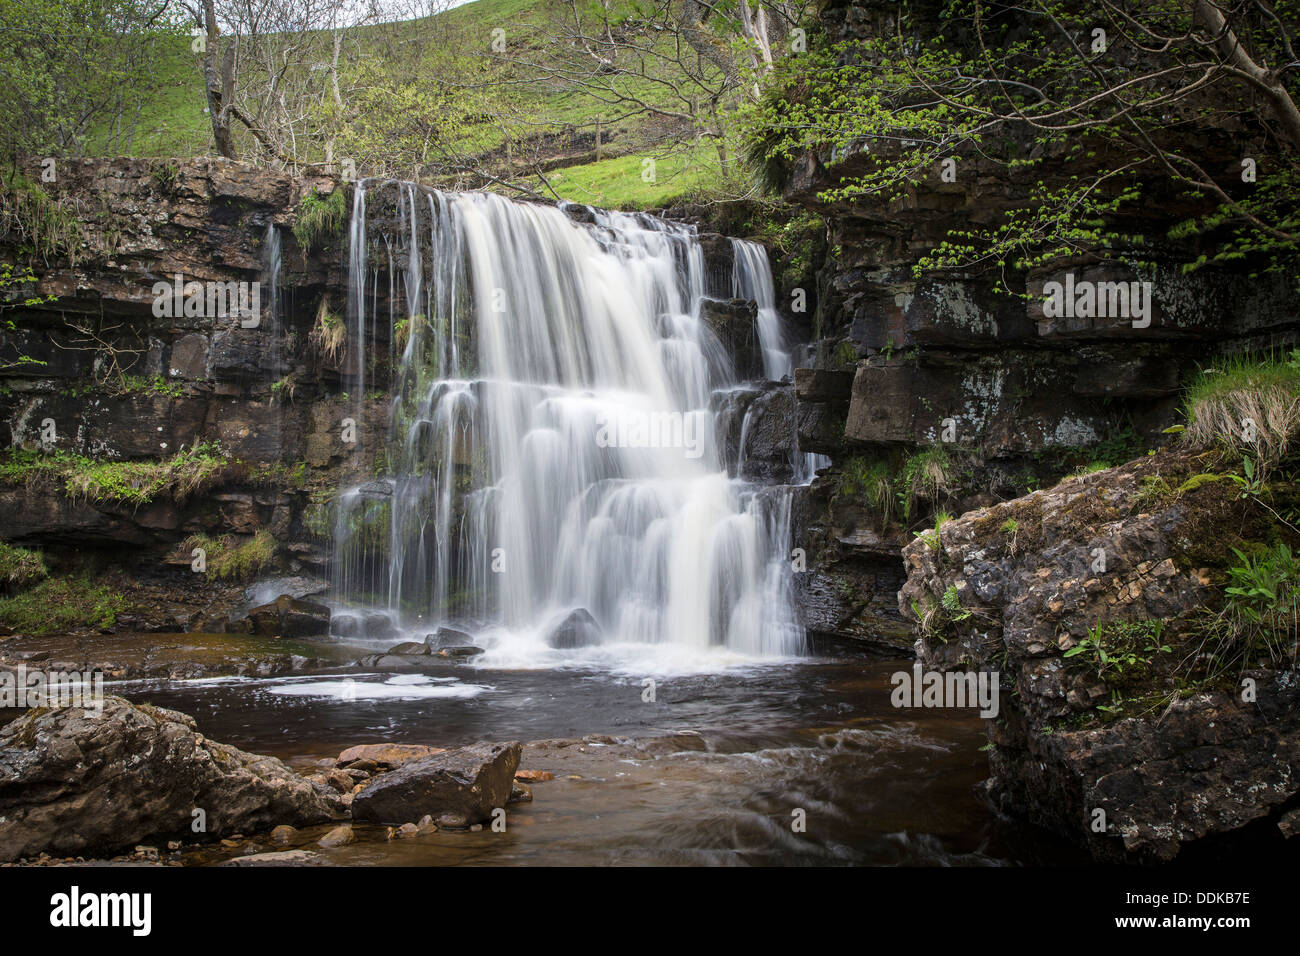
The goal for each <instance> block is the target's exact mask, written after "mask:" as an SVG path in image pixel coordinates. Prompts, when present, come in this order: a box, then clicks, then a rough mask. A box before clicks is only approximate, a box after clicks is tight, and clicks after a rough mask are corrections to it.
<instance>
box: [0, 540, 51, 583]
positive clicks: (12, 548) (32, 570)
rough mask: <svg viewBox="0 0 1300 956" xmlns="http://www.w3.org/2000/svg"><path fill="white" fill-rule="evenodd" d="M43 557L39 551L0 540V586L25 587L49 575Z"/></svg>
mask: <svg viewBox="0 0 1300 956" xmlns="http://www.w3.org/2000/svg"><path fill="white" fill-rule="evenodd" d="M49 574H50V571H49V569H48V568H47V567H46V566H45V558H44V557H43V556H42V555H41V553H40V552H39V551H31V550H29V549H27V548H20V547H18V546H17V545H13V544H6V543H5V542H3V541H0V587H9V588H14V589H21V588H25V587H27V586H28V585H31V584H35V583H36V582H37V581H40V580H42V579H43V578H47V577H49Z"/></svg>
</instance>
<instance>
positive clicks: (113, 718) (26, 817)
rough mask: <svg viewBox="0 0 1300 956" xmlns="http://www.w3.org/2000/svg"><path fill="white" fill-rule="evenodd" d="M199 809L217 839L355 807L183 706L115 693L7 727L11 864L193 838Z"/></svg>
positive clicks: (0, 829)
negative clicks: (214, 736) (198, 726)
mask: <svg viewBox="0 0 1300 956" xmlns="http://www.w3.org/2000/svg"><path fill="white" fill-rule="evenodd" d="M195 810H201V811H202V812H203V814H204V818H205V825H206V828H207V829H206V833H207V834H208V835H209V836H213V837H220V836H223V835H228V834H234V833H249V832H253V831H256V830H260V829H265V828H267V827H271V826H275V825H277V824H290V825H293V826H310V825H313V824H320V823H327V822H329V821H331V820H336V819H340V818H342V817H343V816H344V815H345V811H344V810H343V808H342V805H341V803H340V802H339V799H338V794H336V793H334V792H332V791H331V790H329V789H328V788H326V787H319V786H316V785H313V783H312V782H311V781H309V780H306V779H304V778H303V777H300V776H299V775H298V774H296V773H294V772H293V771H292V770H291V769H290V768H289V767H287V766H286V765H285V764H284V763H282V762H281V761H279V760H276V759H275V758H273V757H263V756H260V755H258V754H251V753H246V752H244V751H242V750H238V749H236V748H234V747H230V746H227V745H226V744H221V743H217V742H216V741H213V740H208V739H207V738H205V737H204V736H203V735H202V734H199V733H197V732H196V730H195V723H194V719H193V718H192V717H188V716H186V715H185V714H181V713H178V712H176V711H173V710H165V709H163V708H161V707H153V706H150V705H148V704H141V705H136V704H132V703H130V702H129V701H127V700H124V699H123V698H121V697H107V698H105V700H104V707H103V713H102V714H96V713H94V712H93V711H88V710H83V709H81V708H64V709H59V710H43V709H36V710H32V711H29V712H28V713H26V714H24V715H23V716H21V717H18V718H16V719H15V720H13V721H11V722H10V723H8V724H6V725H5V726H4V727H3V728H0V861H8V860H16V859H18V858H20V857H27V856H36V855H38V854H40V853H46V852H48V853H52V854H56V855H65V856H66V855H72V854H83V853H89V852H100V851H112V850H117V849H120V848H122V847H130V846H134V845H135V844H137V843H140V842H142V841H143V840H145V839H146V838H149V837H153V836H159V835H170V834H180V833H184V834H186V835H189V834H191V833H192V830H191V824H192V823H193V821H194V820H195V819H196V818H195V816H194V811H195Z"/></svg>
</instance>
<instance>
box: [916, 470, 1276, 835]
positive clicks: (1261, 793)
mask: <svg viewBox="0 0 1300 956" xmlns="http://www.w3.org/2000/svg"><path fill="white" fill-rule="evenodd" d="M1213 468H1214V461H1213V457H1212V456H1210V455H1195V454H1192V453H1189V452H1181V451H1178V452H1167V451H1166V452H1161V453H1160V454H1157V455H1155V456H1152V457H1150V458H1145V459H1141V460H1139V461H1136V462H1132V463H1130V464H1128V465H1125V466H1122V467H1120V468H1115V469H1110V470H1107V471H1100V472H1096V473H1094V474H1090V475H1085V476H1082V477H1075V478H1070V479H1067V480H1066V481H1063V482H1061V483H1060V484H1059V485H1057V486H1056V487H1054V488H1051V489H1049V490H1045V491H1038V492H1035V493H1034V494H1031V495H1029V496H1027V497H1025V498H1021V499H1017V500H1014V501H1010V502H1006V503H1004V504H1000V505H997V506H996V507H993V508H987V509H981V510H977V511H972V512H970V513H969V514H966V515H963V516H962V517H960V518H956V519H953V520H951V521H948V522H946V523H945V524H943V525H942V527H941V528H940V529H939V531H938V532H937V535H931V536H923V537H922V538H919V539H917V540H916V541H914V542H912V543H911V544H909V545H907V547H906V548H905V549H904V551H903V554H904V557H905V560H906V565H907V572H908V574H907V581H906V584H905V585H904V587H903V589H902V591H901V592H900V594H899V604H900V610H901V611H902V612H903V613H904V614H905V615H906V616H907V617H908V618H909V619H910V620H912V621H914V622H916V623H917V624H919V625H920V629H921V639H920V640H919V641H918V649H919V655H920V658H921V661H922V662H923V664H924V665H926V666H927V667H928V668H933V669H939V670H966V669H968V668H970V669H974V670H979V671H997V672H999V673H1000V686H1001V692H1000V697H1001V713H1000V715H999V716H998V718H996V719H995V720H992V721H989V722H988V725H987V726H988V729H989V737H990V740H991V741H992V743H993V744H994V748H993V750H992V752H991V753H990V758H989V765H990V771H991V778H990V780H989V781H988V784H987V786H988V792H989V796H990V797H991V799H992V800H993V801H994V803H995V804H996V805H997V806H998V807H999V808H1000V809H1002V810H1003V811H1005V812H1008V813H1013V814H1017V815H1022V816H1026V817H1028V818H1029V819H1030V820H1032V821H1034V822H1035V823H1038V824H1040V825H1043V826H1046V827H1049V828H1051V829H1054V830H1056V831H1058V832H1060V833H1061V834H1063V835H1065V836H1066V837H1068V838H1071V839H1073V840H1074V841H1076V842H1077V843H1079V844H1080V845H1082V846H1084V847H1085V848H1086V849H1087V850H1088V851H1089V852H1090V853H1091V854H1092V855H1093V856H1094V857H1095V858H1097V859H1099V860H1111V861H1120V860H1123V861H1133V860H1137V861H1165V860H1170V859H1172V858H1174V857H1175V856H1177V855H1178V854H1179V853H1180V852H1182V851H1183V850H1184V848H1186V847H1187V846H1188V845H1189V844H1196V843H1198V841H1202V840H1205V839H1206V838H1211V837H1216V836H1218V835H1220V834H1224V833H1228V832H1231V831H1236V830H1239V829H1240V828H1242V827H1243V826H1245V825H1247V824H1249V823H1252V822H1254V821H1272V822H1278V821H1277V820H1276V819H1275V818H1280V817H1281V815H1282V814H1283V813H1284V812H1285V811H1286V810H1288V809H1290V807H1291V806H1294V803H1295V800H1296V799H1297V796H1298V795H1300V773H1297V771H1298V770H1300V679H1297V674H1296V671H1295V670H1293V669H1286V670H1271V669H1255V668H1256V667H1257V665H1256V662H1255V661H1253V660H1252V661H1249V662H1248V666H1249V668H1250V669H1248V670H1246V671H1245V673H1244V674H1243V673H1239V671H1240V669H1241V668H1240V666H1237V667H1236V668H1234V669H1233V670H1232V671H1231V673H1229V674H1226V675H1224V676H1222V677H1220V678H1214V677H1213V676H1212V675H1210V674H1207V673H1203V672H1202V671H1199V670H1195V669H1194V668H1196V667H1197V662H1198V661H1199V660H1200V658H1198V654H1199V653H1200V652H1201V651H1202V650H1203V649H1204V641H1205V631H1204V626H1205V625H1204V621H1205V616H1204V615H1205V612H1204V607H1205V606H1206V605H1207V604H1209V605H1210V606H1215V603H1216V601H1217V600H1218V598H1217V595H1219V594H1220V593H1221V591H1222V584H1223V580H1224V577H1225V575H1224V571H1223V569H1224V567H1225V566H1226V565H1227V563H1229V562H1232V561H1233V560H1234V555H1233V553H1232V551H1231V549H1232V548H1233V547H1237V548H1249V547H1250V544H1249V542H1251V541H1263V540H1269V538H1270V535H1271V534H1274V533H1277V526H1276V525H1273V524H1271V522H1270V520H1269V516H1268V515H1267V513H1266V512H1265V511H1264V509H1262V508H1260V507H1258V506H1255V505H1253V503H1251V502H1243V501H1241V500H1240V497H1239V495H1238V493H1237V491H1236V488H1235V485H1234V484H1233V483H1232V482H1231V481H1230V480H1228V479H1227V478H1225V477H1223V476H1221V475H1216V473H1215V472H1214V471H1213V470H1212V469H1213ZM1270 529H1272V530H1271V531H1270ZM1284 533H1285V532H1284ZM1293 546H1294V542H1293ZM1090 631H1091V632H1093V633H1094V634H1101V635H1103V638H1104V640H1103V648H1109V652H1110V658H1109V660H1110V663H1109V664H1108V663H1107V662H1106V661H1101V660H1100V659H1099V658H1098V657H1097V655H1096V654H1095V652H1093V651H1090V650H1089V647H1088V645H1086V644H1084V643H1083V642H1085V641H1088V640H1089V637H1090ZM1081 646H1082V649H1081V650H1080V651H1079V652H1078V653H1074V654H1069V652H1070V651H1072V650H1076V649H1080V648H1081ZM1067 654H1068V656H1067ZM1130 655H1131V656H1130ZM1116 659H1118V660H1119V661H1120V662H1121V665H1120V666H1116V665H1115V663H1114V661H1115V660H1116ZM1276 666H1280V667H1287V666H1288V665H1287V663H1286V662H1285V661H1284V662H1282V663H1281V664H1280V665H1276ZM1289 666H1292V667H1293V666H1294V664H1293V662H1292V664H1291V665H1289ZM1189 668H1192V669H1189ZM1243 677H1249V678H1251V679H1252V680H1253V681H1254V683H1255V699H1253V700H1249V701H1247V700H1243V692H1242V688H1241V686H1240V685H1239V684H1238V681H1239V680H1240V679H1241V678H1243ZM1101 708H1105V709H1101ZM1098 811H1101V812H1103V813H1104V817H1099V816H1098ZM1099 821H1100V828H1099ZM1266 829H1267V827H1266ZM1273 835H1274V837H1277V832H1276V828H1274V831H1273ZM1193 852H1196V851H1193Z"/></svg>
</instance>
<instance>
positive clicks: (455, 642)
mask: <svg viewBox="0 0 1300 956" xmlns="http://www.w3.org/2000/svg"><path fill="white" fill-rule="evenodd" d="M424 643H425V644H427V645H428V646H429V647H430V648H431V649H433V650H437V649H438V648H441V647H467V646H472V645H473V644H474V638H472V637H470V635H468V634H466V633H465V632H464V631H458V630H456V629H455V628H454V627H440V628H438V630H437V632H436V633H434V634H426V635H425V636H424Z"/></svg>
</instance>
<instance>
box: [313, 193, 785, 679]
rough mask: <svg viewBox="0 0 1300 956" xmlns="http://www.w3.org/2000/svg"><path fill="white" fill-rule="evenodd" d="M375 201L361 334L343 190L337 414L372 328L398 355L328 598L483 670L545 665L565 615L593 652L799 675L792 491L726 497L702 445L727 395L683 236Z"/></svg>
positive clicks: (693, 247) (356, 248)
mask: <svg viewBox="0 0 1300 956" xmlns="http://www.w3.org/2000/svg"><path fill="white" fill-rule="evenodd" d="M383 185H384V186H385V188H391V189H395V190H398V191H399V192H400V197H401V198H400V201H399V203H398V217H399V219H400V221H401V223H402V226H401V229H400V236H395V237H393V239H392V240H391V242H390V241H389V240H384V242H386V243H389V244H388V248H387V258H388V260H389V266H390V267H389V268H388V269H387V270H386V271H387V274H388V275H389V276H390V277H393V278H392V279H390V281H391V282H392V284H393V285H394V286H395V288H393V289H392V291H393V292H394V293H395V294H392V295H390V296H389V301H390V303H396V304H395V305H392V306H391V314H389V315H386V316H384V317H382V318H381V317H379V316H377V315H376V314H375V312H376V309H375V303H376V302H377V301H378V300H377V298H376V292H377V290H376V289H374V288H373V283H374V282H375V281H376V279H377V277H378V276H379V275H381V272H380V270H377V269H373V268H372V267H371V266H370V264H369V262H368V260H369V259H370V258H372V256H371V255H370V252H368V250H367V239H368V235H367V230H366V214H367V211H366V202H367V200H366V188H365V186H364V185H363V184H358V186H357V188H356V196H355V200H354V206H353V216H352V224H351V250H350V257H349V264H350V276H349V281H350V295H349V318H348V335H349V341H350V343H351V345H350V347H351V348H352V349H353V350H354V360H355V361H354V366H355V368H354V369H353V375H352V382H351V383H350V385H351V387H354V388H356V389H357V395H358V396H360V395H364V393H365V388H366V386H367V380H366V376H367V374H368V373H367V367H368V363H369V362H370V361H371V360H372V359H373V357H374V356H373V351H374V349H375V341H376V335H375V330H376V328H377V326H378V323H379V322H381V321H384V322H392V323H393V327H394V330H395V334H394V336H393V341H394V343H397V344H395V345H394V348H395V349H398V346H399V345H400V350H399V351H395V352H394V356H393V358H394V363H393V367H394V403H393V417H392V424H391V428H390V435H389V443H388V447H387V451H386V453H387V465H388V471H389V473H390V475H391V477H389V478H386V479H383V480H381V481H379V482H373V483H371V484H369V485H364V486H361V487H360V488H356V489H352V490H351V491H349V492H346V493H345V494H344V495H343V496H342V497H341V499H340V500H341V507H340V508H339V517H338V526H337V528H336V543H337V546H338V554H337V558H338V561H337V564H338V566H339V569H340V580H338V582H337V584H338V586H339V590H340V592H341V595H342V597H343V598H344V599H345V600H349V601H352V602H354V603H357V604H364V603H371V604H376V605H381V606H384V607H386V608H387V609H388V611H389V613H390V615H391V616H392V617H393V618H394V619H395V620H397V621H399V623H400V625H401V626H402V628H403V629H405V630H408V631H418V632H421V633H420V634H419V636H422V634H423V632H428V631H431V630H435V629H436V625H438V624H450V625H453V626H455V627H458V628H463V629H465V630H469V631H471V632H472V633H473V634H474V635H475V638H476V640H475V642H476V643H480V644H482V645H484V646H486V647H487V648H488V651H489V653H488V655H487V656H486V658H485V660H488V661H492V660H500V659H504V658H508V659H509V660H519V659H521V658H528V657H529V654H533V655H534V656H535V655H537V654H542V655H550V656H551V657H554V656H555V655H556V654H560V653H566V652H557V651H552V650H551V649H550V648H548V647H547V645H546V634H547V633H548V631H549V630H550V629H551V627H552V626H553V625H554V624H555V622H557V621H558V620H561V619H562V618H563V617H564V615H566V614H567V613H569V612H570V611H572V610H574V609H577V608H584V609H586V610H587V611H588V612H590V614H591V615H592V616H593V617H594V618H595V620H596V621H597V622H598V624H599V626H600V636H599V638H598V647H603V648H604V649H606V650H609V649H611V648H615V647H622V646H624V645H627V644H640V645H661V646H665V645H666V646H669V647H670V648H672V649H675V651H676V652H679V655H680V654H685V655H686V656H690V655H691V654H698V653H701V652H702V653H706V654H707V653H716V652H718V651H719V650H725V651H726V652H732V653H734V654H740V655H745V656H756V657H762V656H788V655H793V654H797V653H800V652H801V651H802V649H803V645H804V635H803V629H802V627H801V625H800V624H799V622H798V619H797V616H796V614H795V611H794V607H793V601H792V568H791V561H790V503H791V495H790V490H789V489H788V488H786V487H784V486H757V485H752V484H749V483H746V482H744V481H740V480H737V479H733V478H730V477H729V476H728V474H727V471H726V468H725V466H724V464H723V461H722V454H721V452H720V449H719V448H718V447H717V442H716V440H715V435H714V419H713V413H712V412H711V411H710V401H711V397H712V395H713V392H714V390H715V389H724V388H726V387H727V386H730V385H734V378H735V376H734V373H733V371H732V367H731V362H730V359H729V358H728V356H727V355H726V354H725V352H724V350H723V349H722V347H721V346H720V344H719V342H718V341H717V339H716V337H715V336H714V335H713V333H712V331H711V330H710V329H709V327H708V326H707V324H706V323H704V322H703V321H701V318H700V304H701V300H702V299H703V298H704V295H705V282H704V275H705V267H704V257H703V253H702V249H701V247H700V245H699V243H698V242H697V241H696V239H695V237H694V231H693V230H691V229H689V228H687V227H684V226H679V225H674V224H670V223H666V222H663V221H660V220H657V219H654V218H651V217H648V216H634V215H630V214H623V213H612V212H591V211H586V210H584V215H585V216H586V217H587V218H588V219H589V220H594V221H588V222H587V223H585V224H584V223H579V222H576V221H575V219H574V218H573V217H571V216H570V215H568V214H567V213H566V211H565V210H563V209H561V208H556V207H548V206H541V205H536V204H527V203H517V202H512V201H510V200H507V199H504V198H502V197H499V196H495V195H490V194H483V193H454V194H450V193H440V192H435V191H429V190H425V189H421V188H419V187H415V186H413V185H410V184H391V183H390V184H383ZM371 188H372V189H373V188H375V187H373V186H372V187H371ZM374 248H375V247H373V246H372V250H373V249H374ZM765 265H766V263H765V262H764V266H765ZM767 283H768V289H769V296H768V298H769V300H770V288H771V279H770V276H769V277H768V279H767ZM768 305H769V306H770V305H771V303H770V301H769V302H768ZM773 314H774V313H773ZM765 339H766V336H765ZM772 360H773V361H774V362H776V361H779V359H778V357H777V356H775V355H773V359H772ZM785 362H786V364H787V366H788V363H789V358H788V356H786V357H785ZM494 653H495V654H496V655H497V657H496V658H494V657H493V654H494Z"/></svg>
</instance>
